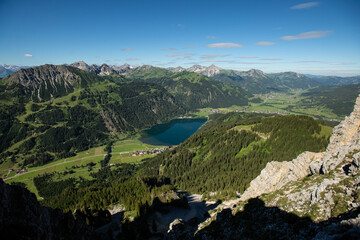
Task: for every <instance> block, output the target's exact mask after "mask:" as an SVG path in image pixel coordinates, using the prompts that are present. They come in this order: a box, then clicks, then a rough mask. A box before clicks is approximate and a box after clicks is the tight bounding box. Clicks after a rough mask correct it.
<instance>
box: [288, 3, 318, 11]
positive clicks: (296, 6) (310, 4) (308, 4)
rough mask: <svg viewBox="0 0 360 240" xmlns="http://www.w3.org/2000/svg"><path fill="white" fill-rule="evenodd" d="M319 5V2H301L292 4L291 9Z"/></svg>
mask: <svg viewBox="0 0 360 240" xmlns="http://www.w3.org/2000/svg"><path fill="white" fill-rule="evenodd" d="M317 5H319V2H307V3H301V4H298V5H295V6H292V7H291V8H290V9H295V10H299V9H305V8H311V7H315V6H317Z"/></svg>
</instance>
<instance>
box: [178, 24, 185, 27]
mask: <svg viewBox="0 0 360 240" xmlns="http://www.w3.org/2000/svg"><path fill="white" fill-rule="evenodd" d="M177 26H178V27H179V28H183V27H185V26H184V24H181V23H178V25H177Z"/></svg>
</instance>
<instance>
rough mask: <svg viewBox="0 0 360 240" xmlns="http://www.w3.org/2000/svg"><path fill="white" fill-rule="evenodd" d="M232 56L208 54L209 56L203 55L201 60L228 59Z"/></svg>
mask: <svg viewBox="0 0 360 240" xmlns="http://www.w3.org/2000/svg"><path fill="white" fill-rule="evenodd" d="M228 56H230V55H229V54H207V55H202V56H201V58H202V59H214V58H217V57H228Z"/></svg>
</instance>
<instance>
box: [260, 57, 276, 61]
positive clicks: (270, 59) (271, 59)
mask: <svg viewBox="0 0 360 240" xmlns="http://www.w3.org/2000/svg"><path fill="white" fill-rule="evenodd" d="M261 60H265V61H278V60H281V58H262V59H261Z"/></svg>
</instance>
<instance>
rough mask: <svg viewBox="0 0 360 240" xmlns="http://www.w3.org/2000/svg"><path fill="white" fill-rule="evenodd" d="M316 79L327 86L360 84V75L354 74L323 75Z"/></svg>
mask: <svg viewBox="0 0 360 240" xmlns="http://www.w3.org/2000/svg"><path fill="white" fill-rule="evenodd" d="M316 81H318V82H320V83H321V84H323V85H326V86H333V85H336V86H340V85H349V84H358V83H360V76H353V77H337V76H322V77H319V78H316Z"/></svg>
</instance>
